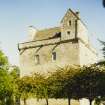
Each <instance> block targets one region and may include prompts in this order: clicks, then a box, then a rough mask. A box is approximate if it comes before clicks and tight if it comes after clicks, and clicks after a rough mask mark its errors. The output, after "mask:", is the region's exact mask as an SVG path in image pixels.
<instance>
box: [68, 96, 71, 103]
mask: <svg viewBox="0 0 105 105" xmlns="http://www.w3.org/2000/svg"><path fill="white" fill-rule="evenodd" d="M70 100H71V98H70V97H68V105H70V104H71V103H70Z"/></svg>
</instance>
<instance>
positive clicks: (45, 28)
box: [38, 26, 60, 31]
mask: <svg viewBox="0 0 105 105" xmlns="http://www.w3.org/2000/svg"><path fill="white" fill-rule="evenodd" d="M54 28H60V27H59V26H58V27H57V26H55V27H51V28H44V29H39V30H38V31H45V30H51V29H54Z"/></svg>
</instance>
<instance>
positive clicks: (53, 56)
mask: <svg viewBox="0 0 105 105" xmlns="http://www.w3.org/2000/svg"><path fill="white" fill-rule="evenodd" d="M56 58H57V56H56V52H52V61H56Z"/></svg>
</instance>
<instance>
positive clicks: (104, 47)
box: [99, 1, 105, 58]
mask: <svg viewBox="0 0 105 105" xmlns="http://www.w3.org/2000/svg"><path fill="white" fill-rule="evenodd" d="M104 2H105V1H104ZM99 41H100V43H101V44H102V53H103V57H104V58H105V42H104V41H101V40H99Z"/></svg>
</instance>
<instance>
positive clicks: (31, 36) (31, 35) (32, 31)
mask: <svg viewBox="0 0 105 105" xmlns="http://www.w3.org/2000/svg"><path fill="white" fill-rule="evenodd" d="M36 32H37V29H36V28H35V27H34V26H29V27H28V34H29V41H32V40H33V39H34V38H35V35H36Z"/></svg>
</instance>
